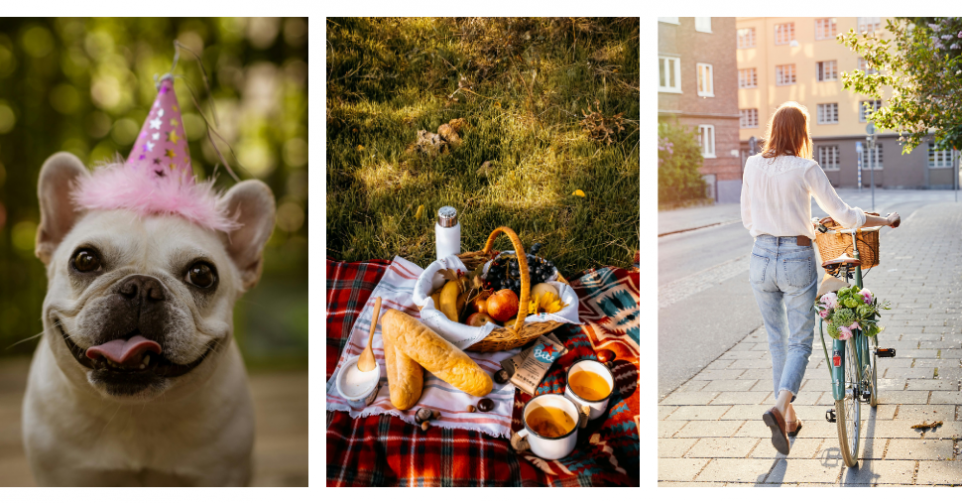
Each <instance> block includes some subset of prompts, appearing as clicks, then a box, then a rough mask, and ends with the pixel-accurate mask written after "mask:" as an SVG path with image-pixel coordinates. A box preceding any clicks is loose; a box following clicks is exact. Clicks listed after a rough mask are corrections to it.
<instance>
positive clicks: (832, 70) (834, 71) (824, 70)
mask: <svg viewBox="0 0 962 503" xmlns="http://www.w3.org/2000/svg"><path fill="white" fill-rule="evenodd" d="M815 66H816V68H815V69H816V72H815V73H816V75H817V78H818V81H819V82H828V81H831V80H838V63H837V62H835V61H819V62H818V63H815Z"/></svg>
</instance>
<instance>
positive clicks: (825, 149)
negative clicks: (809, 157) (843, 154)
mask: <svg viewBox="0 0 962 503" xmlns="http://www.w3.org/2000/svg"><path fill="white" fill-rule="evenodd" d="M816 151H817V153H818V165H819V166H821V167H822V169H824V170H825V171H837V170H838V169H839V167H838V145H820V146H819V147H818V149H816Z"/></svg>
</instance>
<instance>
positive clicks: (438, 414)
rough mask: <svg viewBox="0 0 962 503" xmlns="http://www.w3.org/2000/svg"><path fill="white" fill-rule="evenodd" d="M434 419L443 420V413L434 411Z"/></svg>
mask: <svg viewBox="0 0 962 503" xmlns="http://www.w3.org/2000/svg"><path fill="white" fill-rule="evenodd" d="M434 419H441V411H439V410H436V411H434Z"/></svg>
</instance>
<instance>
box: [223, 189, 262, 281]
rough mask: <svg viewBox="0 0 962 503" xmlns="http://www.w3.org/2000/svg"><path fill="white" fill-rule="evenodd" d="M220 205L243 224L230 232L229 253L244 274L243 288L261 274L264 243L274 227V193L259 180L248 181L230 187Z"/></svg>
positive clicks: (242, 274)
mask: <svg viewBox="0 0 962 503" xmlns="http://www.w3.org/2000/svg"><path fill="white" fill-rule="evenodd" d="M220 204H221V205H222V208H223V209H224V210H225V211H226V213H227V215H230V216H232V217H237V223H239V224H241V227H240V228H238V229H237V230H234V231H231V232H229V233H227V235H226V236H227V253H229V254H230V257H231V259H233V260H234V264H236V265H237V268H238V269H239V270H240V273H241V281H242V283H243V285H244V289H245V290H247V289H248V288H251V287H253V286H254V285H256V284H257V280H258V279H260V277H261V265H262V261H261V257H262V255H263V252H264V244H265V243H267V238H269V237H271V232H272V231H273V230H274V193H273V192H271V189H270V187H268V186H267V184H265V183H264V182H262V181H260V180H245V181H243V182H240V183H238V184H237V185H234V186H233V187H231V189H230V190H228V191H227V193H226V194H224V196H223V197H222V198H221V201H220Z"/></svg>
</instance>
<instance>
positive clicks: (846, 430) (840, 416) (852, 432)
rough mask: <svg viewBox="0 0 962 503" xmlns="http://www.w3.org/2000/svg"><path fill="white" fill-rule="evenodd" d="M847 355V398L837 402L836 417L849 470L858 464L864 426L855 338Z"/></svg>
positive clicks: (839, 440)
mask: <svg viewBox="0 0 962 503" xmlns="http://www.w3.org/2000/svg"><path fill="white" fill-rule="evenodd" d="M846 349H847V351H846V352H847V353H848V354H847V355H845V364H844V365H845V377H844V379H845V388H844V389H845V396H844V398H843V399H842V400H835V416H836V424H837V426H838V445H839V448H840V449H841V451H842V459H843V460H845V466H848V467H849V468H852V467H854V466H855V465H856V464H858V447H859V434H860V431H861V426H862V407H861V404H862V403H861V402H860V401H859V394H860V392H861V390H860V389H859V384H858V383H859V375H860V373H859V371H858V369H859V367H860V366H861V365H859V363H858V353H856V352H855V338H854V337H853V338H851V339H849V340H848V347H847V348H846Z"/></svg>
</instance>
